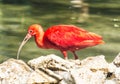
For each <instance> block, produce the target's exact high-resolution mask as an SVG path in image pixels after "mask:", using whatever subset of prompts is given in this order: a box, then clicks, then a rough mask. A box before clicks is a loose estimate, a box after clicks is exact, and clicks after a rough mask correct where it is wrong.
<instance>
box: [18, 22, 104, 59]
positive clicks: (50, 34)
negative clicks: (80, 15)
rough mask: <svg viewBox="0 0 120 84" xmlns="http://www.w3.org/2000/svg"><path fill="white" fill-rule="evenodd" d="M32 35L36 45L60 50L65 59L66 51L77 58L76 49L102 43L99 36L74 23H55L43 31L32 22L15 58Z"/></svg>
mask: <svg viewBox="0 0 120 84" xmlns="http://www.w3.org/2000/svg"><path fill="white" fill-rule="evenodd" d="M32 36H34V38H35V42H36V44H37V46H38V47H40V48H45V49H50V48H53V49H57V50H60V51H61V52H62V54H63V56H64V58H65V59H67V51H71V52H72V53H73V54H74V57H75V59H78V56H77V55H76V53H75V51H76V50H79V49H83V48H86V47H91V46H95V45H98V44H103V43H104V41H103V40H102V37H101V36H99V35H97V34H95V33H92V32H88V31H86V30H84V29H82V28H79V27H76V26H74V25H56V26H52V27H50V28H48V29H47V30H46V31H45V32H44V31H43V29H42V27H41V26H40V25H38V24H33V25H31V26H30V27H29V28H28V33H27V35H26V37H25V38H24V40H23V41H22V43H21V45H20V47H19V49H18V53H17V59H18V58H19V53H20V51H21V48H22V47H23V45H24V44H25V43H26V42H27V41H28V40H29V39H30V38H31V37H32Z"/></svg>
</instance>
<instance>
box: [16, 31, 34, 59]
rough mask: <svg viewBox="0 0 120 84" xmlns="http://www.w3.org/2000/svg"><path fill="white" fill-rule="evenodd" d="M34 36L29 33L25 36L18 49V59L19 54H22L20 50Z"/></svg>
mask: <svg viewBox="0 0 120 84" xmlns="http://www.w3.org/2000/svg"><path fill="white" fill-rule="evenodd" d="M31 37H32V36H31V35H30V34H29V33H28V34H27V35H26V36H25V38H24V39H23V41H22V43H21V44H20V47H19V49H18V52H17V59H19V55H20V51H21V49H22V47H23V46H24V45H25V43H26V42H27V41H28V40H29V39H30V38H31Z"/></svg>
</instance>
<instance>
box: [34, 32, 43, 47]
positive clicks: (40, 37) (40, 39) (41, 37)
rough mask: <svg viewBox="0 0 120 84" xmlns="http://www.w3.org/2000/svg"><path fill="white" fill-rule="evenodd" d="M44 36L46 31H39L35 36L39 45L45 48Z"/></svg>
mask: <svg viewBox="0 0 120 84" xmlns="http://www.w3.org/2000/svg"><path fill="white" fill-rule="evenodd" d="M43 36H44V32H41V33H38V34H36V35H35V36H34V37H35V42H36V44H37V46H38V47H40V48H44V43H43Z"/></svg>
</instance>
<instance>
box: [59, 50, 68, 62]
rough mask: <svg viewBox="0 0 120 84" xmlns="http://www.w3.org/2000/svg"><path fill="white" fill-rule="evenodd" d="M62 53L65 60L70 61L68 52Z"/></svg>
mask: <svg viewBox="0 0 120 84" xmlns="http://www.w3.org/2000/svg"><path fill="white" fill-rule="evenodd" d="M61 52H62V54H63V56H64V59H66V60H67V59H68V57H67V52H66V51H61Z"/></svg>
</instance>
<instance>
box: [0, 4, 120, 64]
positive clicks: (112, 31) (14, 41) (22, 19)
mask: <svg viewBox="0 0 120 84" xmlns="http://www.w3.org/2000/svg"><path fill="white" fill-rule="evenodd" d="M53 5H55V6H53ZM50 7H52V8H50ZM53 7H54V8H53ZM36 9H37V7H36V8H31V7H30V6H29V5H7V4H6V5H5V4H1V5H0V62H2V61H4V60H6V59H8V58H16V54H17V50H18V47H19V45H20V43H21V41H22V39H23V38H24V36H25V34H26V32H27V27H28V26H29V25H31V24H33V23H38V24H41V25H42V26H43V28H44V30H45V29H46V28H47V27H50V26H51V25H56V24H74V25H76V26H80V27H83V28H85V29H86V30H89V31H92V32H95V33H98V34H100V35H101V36H103V39H104V40H105V42H106V44H105V45H100V46H96V47H93V48H88V49H84V50H81V51H78V52H77V53H78V54H79V56H80V57H79V58H81V59H82V58H85V57H87V56H95V55H100V54H103V55H105V56H106V58H107V59H108V60H112V59H113V57H114V56H116V55H117V53H118V52H119V51H120V47H119V42H120V39H116V38H120V34H119V32H118V31H120V27H119V26H118V25H120V23H119V21H111V20H112V19H114V18H116V19H118V20H120V16H118V15H117V14H110V15H109V14H105V15H104V14H103V15H102V14H100V13H99V14H98V13H96V14H91V17H90V19H89V20H88V21H87V22H86V23H77V22H76V19H71V18H72V17H73V14H72V13H73V11H72V10H73V9H71V8H70V5H69V4H62V6H61V4H57V5H56V4H52V6H51V5H50V4H49V6H48V7H45V6H41V7H40V8H39V10H36ZM93 9H94V8H93ZM112 10H113V9H112ZM92 11H93V10H92ZM97 11H98V10H97ZM114 24H117V27H116V25H114ZM114 26H115V27H114ZM52 53H55V54H57V55H60V56H62V55H61V53H60V52H59V51H56V50H44V49H39V48H37V46H36V44H35V42H34V39H31V40H30V41H29V42H28V43H27V45H26V46H24V48H23V49H22V52H21V59H23V60H28V59H32V58H35V57H38V56H40V55H47V54H52ZM70 56H71V53H69V57H70ZM110 56H111V57H110ZM71 57H72V56H71Z"/></svg>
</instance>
